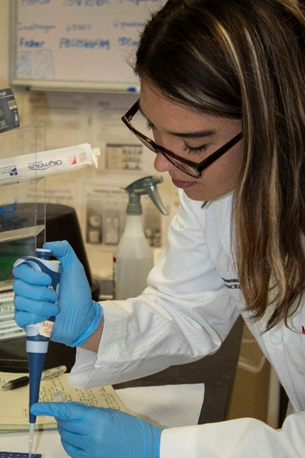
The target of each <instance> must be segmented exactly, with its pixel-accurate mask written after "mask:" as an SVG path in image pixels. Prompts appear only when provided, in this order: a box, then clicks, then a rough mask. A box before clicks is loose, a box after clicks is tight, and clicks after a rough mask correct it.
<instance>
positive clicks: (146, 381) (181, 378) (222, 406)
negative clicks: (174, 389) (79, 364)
mask: <svg viewBox="0 0 305 458" xmlns="http://www.w3.org/2000/svg"><path fill="white" fill-rule="evenodd" d="M242 331H243V320H242V318H241V317H240V318H238V320H237V321H236V323H235V325H234V327H233V328H232V330H231V332H230V334H229V335H228V337H227V338H226V340H225V342H224V343H223V345H222V347H221V348H220V349H219V350H218V351H217V352H216V353H215V354H213V355H210V356H206V357H205V358H202V359H201V360H199V361H196V362H194V363H188V364H183V365H180V366H172V367H170V368H168V369H166V370H163V371H161V372H158V373H156V374H153V375H150V376H148V377H144V378H141V379H138V380H132V381H130V382H125V383H120V384H115V385H113V387H114V388H115V389H121V388H129V387H146V386H158V385H182V384H196V383H204V384H205V395H204V403H203V406H202V408H201V413H200V417H199V421H198V423H199V424H202V423H212V422H218V421H223V420H226V419H227V415H228V411H229V407H230V400H231V394H232V388H233V382H234V377H235V372H236V368H237V363H238V355H239V349H240V344H241V339H242ZM74 359H75V349H69V348H67V347H65V346H64V345H61V344H55V343H54V342H50V347H49V352H48V354H47V358H46V361H45V369H49V368H51V367H54V366H58V365H61V364H65V365H66V366H67V368H68V371H69V370H70V369H71V367H72V366H73V363H74ZM0 371H7V372H28V365H27V356H26V352H25V339H24V338H20V339H18V340H14V342H12V341H10V342H1V347H0Z"/></svg>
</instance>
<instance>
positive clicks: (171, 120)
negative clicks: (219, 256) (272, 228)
mask: <svg viewBox="0 0 305 458" xmlns="http://www.w3.org/2000/svg"><path fill="white" fill-rule="evenodd" d="M140 108H141V111H142V113H143V114H144V116H145V117H146V119H147V121H148V123H149V125H151V127H152V133H153V137H154V140H155V142H156V143H157V144H158V145H160V146H163V147H164V148H166V149H168V150H170V151H172V152H173V153H175V154H176V155H178V156H180V157H182V158H185V159H188V160H190V161H193V162H196V163H199V162H201V161H203V159H205V158H206V157H208V156H209V155H210V154H212V153H214V151H216V150H217V149H218V148H220V147H221V146H223V145H224V144H225V143H227V142H228V141H229V140H231V139H232V138H233V137H235V135H237V134H238V133H239V132H241V130H242V126H241V120H235V119H229V118H224V117H215V116H211V115H208V114H203V113H200V112H196V111H195V110H192V109H190V108H189V107H185V106H183V105H179V104H177V103H175V102H173V101H172V100H170V99H168V98H166V97H165V96H164V95H162V94H161V92H160V91H159V90H158V89H157V87H156V86H154V85H152V84H151V83H148V82H147V81H145V80H143V81H142V84H141V97H140ZM148 135H149V133H148ZM241 161H242V141H239V142H238V143H237V144H236V145H234V146H233V147H232V148H231V149H230V150H228V151H227V152H226V153H225V154H224V155H223V156H221V157H220V158H219V159H217V160H216V161H215V162H213V163H212V164H211V165H210V166H209V167H208V168H207V169H205V170H204V171H203V172H202V175H201V177H200V178H198V179H196V178H192V177H190V176H188V175H187V174H185V173H184V172H182V171H181V170H179V169H177V167H175V166H174V165H173V164H172V163H171V162H169V160H168V159H166V158H165V157H164V156H163V155H162V153H158V154H157V156H156V159H155V162H154V166H155V169H156V170H157V171H158V172H168V173H169V175H170V177H171V179H172V182H173V184H174V185H175V186H177V188H181V189H183V190H184V192H185V193H186V195H187V196H188V197H189V198H191V199H193V200H202V201H208V200H213V199H216V198H217V197H220V196H223V195H225V194H227V193H228V192H230V191H232V190H233V189H234V187H235V185H236V181H237V177H238V174H239V171H240V166H241Z"/></svg>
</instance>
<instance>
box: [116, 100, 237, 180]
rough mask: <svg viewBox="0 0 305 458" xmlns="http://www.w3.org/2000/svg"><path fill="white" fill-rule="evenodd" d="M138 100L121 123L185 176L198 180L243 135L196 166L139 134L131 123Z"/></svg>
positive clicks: (137, 106) (233, 139)
mask: <svg viewBox="0 0 305 458" xmlns="http://www.w3.org/2000/svg"><path fill="white" fill-rule="evenodd" d="M139 108H140V106H139V100H137V101H136V103H135V104H134V105H133V106H132V107H131V108H130V109H129V110H128V111H127V113H126V114H125V115H124V116H122V118H121V119H122V121H123V123H124V124H125V125H126V126H127V127H128V129H129V130H130V131H131V132H132V133H133V134H134V135H135V136H136V137H137V138H138V139H139V140H140V141H141V142H142V143H143V145H145V146H146V147H147V148H149V149H150V150H151V151H153V152H154V153H156V154H158V153H162V154H163V156H165V157H166V159H167V160H169V161H170V162H171V163H172V164H173V165H174V166H175V167H177V168H178V169H180V170H182V172H184V173H186V174H187V175H189V176H191V177H193V178H200V177H201V174H202V171H203V170H205V169H206V168H207V167H209V165H211V164H212V163H213V162H215V161H216V160H217V159H218V158H219V157H220V156H222V155H223V154H224V153H226V152H227V151H228V150H229V149H230V148H232V146H234V145H235V144H236V143H237V142H239V140H240V139H241V138H242V136H243V134H242V132H240V133H239V134H238V135H236V136H235V137H234V138H232V140H229V141H228V142H227V143H226V144H225V145H223V146H221V147H220V148H219V149H218V150H217V151H215V152H214V153H212V154H210V156H208V157H207V158H205V159H204V160H203V161H202V162H200V163H199V164H197V163H196V162H193V161H189V160H187V159H184V158H182V157H179V156H177V155H176V154H175V153H172V152H171V151H169V150H168V149H166V148H163V146H160V145H157V143H155V142H154V141H153V140H152V139H151V138H149V137H146V135H144V134H142V133H141V132H139V131H138V130H137V129H135V127H133V125H132V124H131V121H132V119H133V117H134V115H135V114H136V113H137V111H139Z"/></svg>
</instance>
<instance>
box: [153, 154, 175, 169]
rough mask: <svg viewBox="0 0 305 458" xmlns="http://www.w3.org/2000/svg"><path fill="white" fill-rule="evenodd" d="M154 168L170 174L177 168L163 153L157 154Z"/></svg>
mask: <svg viewBox="0 0 305 458" xmlns="http://www.w3.org/2000/svg"><path fill="white" fill-rule="evenodd" d="M154 167H155V169H156V170H157V172H168V171H169V170H174V169H175V168H176V167H175V166H174V164H172V163H171V162H170V161H169V160H168V159H167V158H166V157H165V156H164V155H163V154H162V153H157V155H156V159H155V161H154Z"/></svg>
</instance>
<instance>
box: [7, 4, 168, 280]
mask: <svg viewBox="0 0 305 458" xmlns="http://www.w3.org/2000/svg"><path fill="white" fill-rule="evenodd" d="M1 6H2V10H1V15H0V30H1V34H2V39H1V42H2V49H1V53H0V88H5V87H7V86H9V42H10V39H9V38H10V36H9V35H10V30H9V0H2V1H1ZM13 90H14V94H15V97H16V100H17V105H18V110H19V114H20V125H21V126H22V127H24V126H27V125H31V124H35V123H37V122H41V121H43V122H45V125H46V149H55V148H61V147H65V146H72V145H77V144H81V143H87V142H90V143H91V145H92V147H99V148H100V150H101V156H100V158H99V167H98V170H94V169H90V170H88V169H86V171H84V172H79V173H77V174H75V172H74V173H71V174H66V175H65V176H64V178H63V176H60V177H57V178H54V179H48V180H47V201H48V202H50V203H55V204H64V205H70V206H72V207H74V208H75V209H76V211H77V215H78V219H79V221H80V224H81V228H82V232H83V238H84V241H85V244H86V251H87V255H88V258H89V263H90V266H91V270H92V274H93V275H94V276H95V277H100V278H111V276H112V253H113V251H114V249H115V243H117V241H118V240H119V238H120V236H121V234H122V231H123V228H124V223H125V208H126V203H127V195H126V194H125V193H124V191H122V190H120V188H122V187H125V186H127V185H128V184H129V183H131V182H132V181H134V180H135V179H138V178H140V177H143V176H147V175H151V174H155V173H156V172H155V170H154V167H153V159H154V155H153V154H152V153H151V152H149V151H148V150H146V149H145V148H144V147H143V146H142V145H141V144H139V142H138V141H137V140H136V139H135V137H134V136H133V135H132V134H131V133H130V132H129V131H128V129H127V128H126V127H125V126H124V125H123V123H122V122H121V119H120V118H121V116H122V115H123V114H124V113H125V112H126V111H127V109H128V108H130V106H131V105H132V104H133V103H134V101H135V100H136V98H137V95H135V94H127V95H110V94H102V93H99V94H93V93H65V92H42V91H35V92H34V91H33V92H32V91H27V90H23V89H20V88H19V89H18V88H13ZM126 145H127V146H126ZM140 145H141V146H140ZM0 154H1V153H0ZM124 154H126V155H127V157H128V161H129V162H128V164H127V168H128V167H129V170H118V169H117V168H118V167H119V168H120V167H123V165H124V164H123V165H122V164H121V165H119V166H118V165H117V164H116V163H115V161H114V158H117V159H118V158H122V156H123V155H124ZM107 158H108V160H107ZM163 178H164V183H162V184H161V185H160V186H159V190H160V194H161V197H162V200H163V201H164V203H165V204H166V205H167V207H168V208H169V210H170V216H169V217H163V216H162V217H161V216H160V215H159V214H158V212H156V211H155V210H154V207H153V206H152V205H151V204H150V202H148V201H147V199H142V200H143V205H144V224H145V228H146V233H147V235H149V237H150V239H149V240H150V243H151V244H152V247H153V251H154V253H155V256H156V258H157V257H158V255H159V253H160V249H161V246H162V244H163V242H164V238H165V234H166V231H167V227H168V224H169V221H170V219H171V217H172V215H173V214H174V212H175V210H176V202H175V197H176V192H175V190H174V189H173V187H172V185H171V183H170V180H169V179H168V178H167V179H166V177H165V175H164V176H163ZM172 193H173V195H172ZM28 198H29V199H30V198H31V196H29V197H28ZM99 232H100V234H101V233H103V237H101V235H99Z"/></svg>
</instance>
